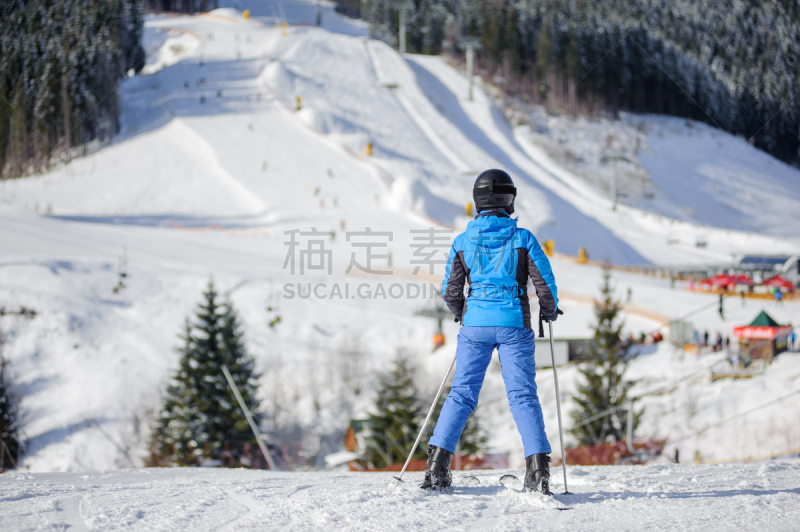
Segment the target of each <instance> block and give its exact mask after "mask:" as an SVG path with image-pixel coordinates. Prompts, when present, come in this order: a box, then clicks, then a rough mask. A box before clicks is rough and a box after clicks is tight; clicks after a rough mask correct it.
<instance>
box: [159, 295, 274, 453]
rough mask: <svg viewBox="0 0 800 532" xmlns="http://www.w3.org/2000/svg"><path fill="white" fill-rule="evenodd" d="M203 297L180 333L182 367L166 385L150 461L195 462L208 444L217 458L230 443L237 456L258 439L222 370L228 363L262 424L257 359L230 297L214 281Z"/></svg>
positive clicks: (246, 400)
mask: <svg viewBox="0 0 800 532" xmlns="http://www.w3.org/2000/svg"><path fill="white" fill-rule="evenodd" d="M203 299H204V301H203V302H202V303H201V304H200V305H199V308H198V310H197V312H196V316H195V321H194V323H190V322H189V321H188V320H187V322H186V325H185V329H184V333H183V335H182V337H181V339H182V340H183V344H184V345H183V347H182V348H181V349H180V353H181V358H180V361H179V367H178V370H177V372H176V373H175V375H174V377H173V380H172V383H171V384H170V385H169V386H168V388H167V397H166V400H165V402H164V406H163V408H162V411H161V414H160V416H159V419H158V422H157V426H156V428H155V431H154V441H153V447H152V448H153V451H154V453H153V454H154V457H153V458H152V459H151V462H155V463H157V462H159V460H168V461H170V462H173V463H177V464H183V465H192V464H194V463H196V461H197V458H198V457H199V456H200V455H201V454H202V453H203V452H204V449H206V450H207V451H210V453H211V456H212V457H216V458H219V457H220V456H221V454H222V451H223V449H224V446H225V445H226V444H227V445H228V448H229V449H230V451H231V452H232V453H233V456H234V457H237V456H239V455H240V453H241V451H242V448H243V446H244V444H245V443H250V444H252V445H255V443H256V441H255V437H254V435H253V433H252V431H251V430H250V427H249V425H248V423H247V420H246V418H245V416H244V413H243V412H242V410H241V408H240V407H239V404H238V402H237V401H236V397H235V395H234V393H233V390H231V388H230V386H229V385H228V382H227V380H226V379H225V375H224V374H223V372H222V369H221V368H222V366H223V365H225V366H227V367H228V370H229V371H230V373H231V376H232V377H233V380H234V382H235V383H236V385H237V387H238V388H239V392H240V393H241V394H242V397H243V399H244V401H245V404H247V406H248V408H249V409H250V411H251V412H252V413H253V417H254V418H255V420H256V423H257V424H258V423H259V422H260V420H261V414H260V413H259V411H258V408H259V400H258V399H257V394H258V382H257V381H258V378H259V375H258V374H257V373H256V371H255V362H254V360H253V358H252V357H251V356H249V355H248V354H247V351H246V349H245V346H244V340H243V335H242V331H241V326H240V324H239V320H238V318H237V315H236V312H235V310H234V309H233V306H232V305H231V303H230V302H225V303H222V304H220V302H219V294H218V293H217V291H216V289H215V287H214V284H213V282H211V281H210V282H209V284H208V288H207V289H206V291H205V292H204V293H203ZM155 463H154V464H153V465H155Z"/></svg>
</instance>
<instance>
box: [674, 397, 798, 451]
mask: <svg viewBox="0 0 800 532" xmlns="http://www.w3.org/2000/svg"><path fill="white" fill-rule="evenodd" d="M796 394H800V388H798V389H797V390H795V391H793V392H791V393H788V394H786V395H783V396H781V397H778V398H777V399H773V400H772V401H770V402H768V403H764V404H763V405H759V406H757V407H755V408H751V409H750V410H747V411H745V412H741V413H739V414H736V415H735V416H731V417H729V418H727V419H723V420H722V421H719V422H717V423H714V424H713V425H709V426H707V427H704V428H702V429H698V430H695V431H692V432H690V433H689V434H685V435H683V436H681V437H680V438H678V439H676V440H672V441H671V442H670V443H671V444H675V443H678V442H681V441H683V440H686V439H688V438H691V437H692V436H697V435H698V434H702V433H703V432H705V431H707V430H709V429H713V428H716V427H719V426H721V425H724V424H726V423H730V422H731V421H735V420H737V419H739V418H742V417H744V416H747V415H749V414H752V413H753V412H757V411H759V410H761V409H763V408H766V407H768V406H772V405H774V404H775V403H779V402H781V401H783V400H784V399H787V398H789V397H791V396H793V395H796Z"/></svg>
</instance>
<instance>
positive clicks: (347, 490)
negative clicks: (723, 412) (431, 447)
mask: <svg viewBox="0 0 800 532" xmlns="http://www.w3.org/2000/svg"><path fill="white" fill-rule="evenodd" d="M503 473H505V471H487V472H478V473H477V477H478V478H479V480H480V484H479V485H477V486H463V485H461V486H459V485H458V484H459V481H460V480H461V478H462V476H463V474H462V473H460V472H458V473H456V475H455V484H456V485H455V487H454V488H453V489H452V490H451V491H450V492H449V493H446V494H440V493H425V492H423V491H421V490H420V489H418V488H417V487H416V485H417V483H419V482H420V479H419V477H420V475H421V474H420V473H411V474H408V475H407V476H406V481H407V482H406V483H404V484H401V485H400V487H398V488H397V489H394V490H393V489H392V488H391V487H390V486H391V484H392V483H393V480H392V476H391V474H384V473H270V472H263V471H246V470H197V469H195V470H187V469H179V470H176V469H161V470H154V469H143V470H128V471H126V470H122V471H115V472H98V473H89V474H78V473H37V474H30V473H10V474H7V475H3V476H2V477H0V501H2V512H0V527H2V528H3V529H4V530H19V531H24V530H42V529H47V530H62V529H69V530H152V529H156V530H265V529H268V530H277V529H280V530H309V529H311V530H570V531H575V530H621V531H622V530H637V531H640V530H648V531H654V530H707V531H708V530H714V531H716V530H720V531H723V530H724V531H728V530H770V531H775V532H779V531H789V530H797V524H798V522H800V464H788V463H785V462H765V463H761V464H751V465H744V464H734V465H716V466H708V465H706V466H685V465H684V466H642V467H635V466H634V467H630V466H629V467H613V468H612V467H570V468H569V476H568V483H569V489H570V491H571V492H572V493H573V494H572V495H556V496H555V499H545V498H543V497H541V496H539V495H532V494H528V493H523V492H517V491H514V490H511V489H508V488H505V487H502V486H500V485H499V483H498V480H499V477H500V476H501V474H503ZM511 473H514V474H517V475H521V474H522V471H520V470H514V471H511ZM553 473H554V483H553V484H554V485H553V488H554V491H555V492H556V493H561V492H562V491H563V481H561V480H560V479H561V476H560V473H561V472H560V470H555V471H553ZM566 507H568V508H571V509H570V510H565V511H558V510H556V508H566Z"/></svg>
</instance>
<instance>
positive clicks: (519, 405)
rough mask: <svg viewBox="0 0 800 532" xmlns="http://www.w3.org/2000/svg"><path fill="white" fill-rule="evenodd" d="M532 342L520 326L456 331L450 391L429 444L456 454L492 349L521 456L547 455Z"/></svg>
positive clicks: (476, 398) (531, 338) (534, 346)
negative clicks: (518, 434) (521, 452)
mask: <svg viewBox="0 0 800 532" xmlns="http://www.w3.org/2000/svg"><path fill="white" fill-rule="evenodd" d="M534 338H535V334H534V332H533V330H531V329H524V328H521V327H466V326H465V327H461V330H460V331H459V333H458V347H457V348H456V371H455V375H453V387H452V388H451V390H450V395H448V396H447V399H446V400H445V402H444V406H443V407H442V412H441V414H439V420H438V421H437V422H436V428H435V429H434V431H433V437H431V439H430V441H429V442H428V445H435V446H436V447H441V448H443V449H447V450H448V451H450V452H451V453H455V450H456V444H457V443H458V440H460V439H461V432H462V431H463V430H464V427H466V425H467V419H468V418H469V416H470V415H471V414H472V413H473V412H474V411H475V407H476V406H477V405H478V395H479V394H480V391H481V386H482V385H483V377H484V375H486V368H488V367H489V362H490V361H491V360H492V353H493V352H494V348H495V347H496V348H497V353H498V355H499V357H500V367H501V371H502V375H503V381H504V382H505V385H506V395H507V396H508V403H509V405H510V406H511V414H512V415H513V416H514V422H515V423H516V424H517V430H519V433H520V435H521V436H522V444H523V446H524V447H525V456H526V457H527V456H530V455H532V454H538V453H549V452H550V443H549V442H548V441H547V435H546V434H545V432H544V419H542V406H541V404H539V396H538V395H537V394H536V364H535V362H534V358H533V352H534V350H535V349H536V345H535V343H534Z"/></svg>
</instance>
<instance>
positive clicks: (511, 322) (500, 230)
mask: <svg viewBox="0 0 800 532" xmlns="http://www.w3.org/2000/svg"><path fill="white" fill-rule="evenodd" d="M472 195H473V198H474V199H475V207H476V210H477V212H478V215H477V216H476V217H475V220H473V221H471V222H470V223H469V225H467V230H466V231H465V232H464V233H462V234H460V235H458V236H457V237H456V239H455V241H454V242H453V247H452V249H451V250H450V258H449V260H448V261H447V267H446V270H445V279H444V282H443V283H442V295H443V297H444V300H445V302H446V303H447V306H448V307H449V308H450V311H451V312H452V313H453V315H454V316H455V321H460V322H461V323H462V325H463V327H462V328H461V330H460V332H459V333H458V347H457V349H456V371H455V375H454V376H453V386H452V388H451V390H450V395H449V396H448V397H447V400H446V401H445V403H444V406H443V407H442V412H441V414H440V415H439V420H438V421H437V423H436V429H435V430H434V432H433V437H431V439H430V441H429V442H428V468H427V470H426V471H425V480H424V482H423V484H422V486H421V487H422V488H424V489H445V488H447V487H448V486H449V485H450V482H451V473H450V461H451V459H452V457H453V453H454V452H455V450H456V444H457V443H458V441H459V439H461V432H462V431H463V430H464V427H465V426H466V424H467V419H468V418H469V416H470V415H471V414H472V413H473V412H474V411H475V407H476V406H477V404H478V395H479V393H480V390H481V386H482V385H483V378H484V375H485V374H486V368H487V367H488V366H489V362H490V361H491V359H492V352H493V351H494V348H495V347H496V348H497V352H498V355H499V357H500V365H501V370H502V375H503V380H504V381H505V385H506V393H507V395H508V402H509V404H510V405H511V413H512V414H513V416H514V421H515V422H516V424H517V429H518V430H519V433H520V435H521V436H522V443H523V445H524V447H525V456H526V459H525V462H526V465H527V471H526V473H525V488H526V489H527V490H529V491H536V492H539V493H543V494H546V495H551V493H550V487H549V483H550V465H549V462H550V456H549V454H550V443H549V442H548V441H547V435H546V434H545V432H544V420H543V419H542V407H541V405H540V404H539V397H538V395H537V393H536V379H535V378H536V369H535V361H534V358H533V352H534V349H535V344H534V338H535V334H534V332H533V330H532V329H531V309H530V303H529V302H528V291H527V284H528V279H531V280H532V281H533V286H534V287H535V289H536V294H537V295H538V296H539V309H540V313H541V316H542V317H543V318H544V319H546V320H547V321H555V319H556V317H557V315H558V296H557V292H556V282H555V278H554V277H553V271H552V269H551V268H550V262H549V261H548V260H547V257H546V256H545V254H544V251H542V248H541V246H540V245H539V242H538V241H537V240H536V238H535V237H534V236H533V235H532V234H531V232H530V231H528V230H527V229H521V228H518V227H517V222H516V220H515V219H512V218H511V217H510V215H511V214H512V213H513V212H514V199H515V197H516V195H517V189H516V188H515V187H514V183H513V181H512V180H511V177H510V176H509V175H508V174H507V173H505V172H504V171H502V170H487V171H485V172H483V173H482V174H481V175H479V176H478V179H477V181H475V186H474V188H473V190H472ZM465 282H468V283H469V285H470V286H469V288H468V290H467V297H466V300H465V298H464V284H465Z"/></svg>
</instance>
